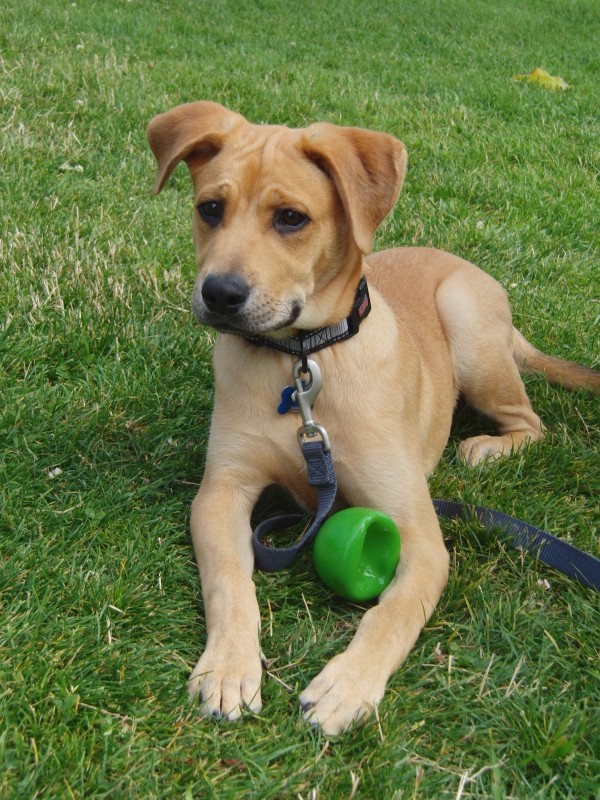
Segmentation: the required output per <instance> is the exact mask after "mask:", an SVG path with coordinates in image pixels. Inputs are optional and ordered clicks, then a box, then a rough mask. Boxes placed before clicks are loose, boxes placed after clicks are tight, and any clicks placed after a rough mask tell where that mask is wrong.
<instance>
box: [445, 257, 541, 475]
mask: <svg viewBox="0 0 600 800" xmlns="http://www.w3.org/2000/svg"><path fill="white" fill-rule="evenodd" d="M436 302H437V306H438V310H439V313H440V318H441V320H442V324H443V326H444V330H445V332H446V337H447V340H448V343H449V345H450V353H451V357H452V363H453V366H454V372H455V375H456V377H457V381H458V388H459V389H460V391H461V392H462V393H463V394H464V396H465V398H466V400H467V402H468V403H470V405H472V406H473V407H474V408H476V409H477V410H478V411H481V412H482V413H483V414H486V415H487V416H489V417H491V418H492V419H493V420H495V421H496V422H497V423H498V426H499V429H500V435H499V436H474V437H472V438H470V439H466V440H465V441H463V442H461V444H460V445H459V448H458V452H459V456H460V457H461V458H462V460H463V461H465V462H466V463H468V464H470V465H475V464H478V463H479V462H481V461H483V460H485V459H487V458H498V457H499V456H502V455H510V453H511V452H513V451H515V450H518V449H519V448H521V447H523V446H525V445H526V444H527V443H528V442H534V441H536V440H538V439H541V438H542V437H543V426H542V423H541V421H540V418H539V417H538V415H537V414H536V413H535V412H534V411H533V409H532V408H531V404H530V402H529V398H528V397H527V393H526V392H525V386H524V385H523V381H522V380H521V375H520V373H519V369H518V367H517V364H516V362H515V358H514V344H513V327H512V318H511V313H510V307H509V304H508V299H507V297H506V294H505V292H504V289H502V287H501V286H500V285H499V284H498V283H496V281H495V280H494V279H493V278H491V277H490V276H489V275H486V274H485V273H484V272H481V271H480V270H473V268H472V267H471V266H469V267H468V269H466V270H459V271H457V272H456V273H454V274H453V275H452V276H451V277H450V278H448V279H447V280H445V281H444V282H443V283H442V285H441V286H440V288H439V289H438V292H437V295H436Z"/></svg>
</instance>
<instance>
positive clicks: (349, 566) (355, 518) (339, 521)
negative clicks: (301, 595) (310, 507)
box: [313, 508, 400, 602]
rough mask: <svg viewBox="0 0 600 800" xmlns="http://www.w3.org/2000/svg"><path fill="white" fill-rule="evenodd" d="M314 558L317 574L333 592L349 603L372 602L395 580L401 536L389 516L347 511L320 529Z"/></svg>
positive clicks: (368, 511) (362, 510) (362, 511)
mask: <svg viewBox="0 0 600 800" xmlns="http://www.w3.org/2000/svg"><path fill="white" fill-rule="evenodd" d="M313 558H314V562H315V569H316V570H317V574H318V575H319V577H320V578H321V580H322V581H323V583H324V584H325V585H326V586H328V587H329V588H330V589H333V591H334V592H336V593H337V594H339V595H341V596H342V597H345V598H346V600H354V601H358V602H362V601H363V600H372V599H373V598H374V597H378V596H379V595H380V594H381V592H383V590H384V589H385V587H386V586H387V585H388V584H389V583H390V581H391V580H392V578H393V577H394V573H395V572H396V567H397V566H398V561H399V560H400V533H399V532H398V527H397V526H396V524H395V522H394V521H393V520H392V519H391V518H390V517H388V516H387V514H382V513H381V512H380V511H374V510H373V509H371V508H346V509H344V510H343V511H338V512H337V514H333V515H332V516H331V517H329V519H328V520H326V521H325V522H324V523H323V525H322V526H321V529H320V530H319V533H318V534H317V536H316V538H315V542H314V545H313Z"/></svg>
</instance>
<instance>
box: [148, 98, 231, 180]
mask: <svg viewBox="0 0 600 800" xmlns="http://www.w3.org/2000/svg"><path fill="white" fill-rule="evenodd" d="M244 121H245V120H244V117H242V116H241V115H240V114H236V113H235V112H234V111H229V110H228V109H226V108H223V106H221V105H219V104H218V103H212V102H210V101H208V100H201V101H199V102H197V103H184V105H181V106H177V107H176V108H172V109H171V110H170V111H166V112H165V113H164V114H159V115H158V116H157V117H154V119H151V120H150V123H149V124H148V128H147V131H146V134H147V136H148V142H149V144H150V148H151V150H152V152H153V153H154V157H155V158H156V162H157V164H158V174H157V176H156V181H155V182H154V186H153V187H152V192H153V193H154V194H158V193H159V192H160V191H161V189H162V188H163V186H164V185H165V183H166V182H167V180H168V179H169V176H170V175H171V173H172V172H173V170H174V169H175V167H176V166H177V164H179V162H180V161H183V160H184V159H185V160H188V159H190V158H191V157H192V155H193V156H194V157H196V156H197V157H198V158H199V159H200V160H202V161H208V160H210V159H211V158H212V157H213V156H214V155H215V154H216V153H218V152H219V150H220V149H221V148H222V147H223V143H224V141H225V139H226V137H227V136H228V134H230V133H231V131H232V130H233V129H234V128H235V127H237V126H238V125H239V124H240V123H241V122H244Z"/></svg>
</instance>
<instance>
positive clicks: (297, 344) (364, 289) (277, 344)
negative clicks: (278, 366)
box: [244, 277, 371, 358]
mask: <svg viewBox="0 0 600 800" xmlns="http://www.w3.org/2000/svg"><path fill="white" fill-rule="evenodd" d="M370 311H371V300H370V298H369V287H368V286H367V281H366V279H365V278H364V277H363V278H361V279H360V282H359V284H358V287H357V289H356V295H355V296H354V303H353V305H352V310H351V312H350V314H349V315H348V316H347V317H346V318H345V319H343V320H341V321H340V322H336V323H335V324H334V325H328V326H326V327H324V328H314V329H313V330H307V331H298V333H297V334H295V335H293V336H286V337H283V338H281V339H276V338H271V337H269V336H245V337H244V338H245V340H246V341H247V342H250V344H253V345H256V346H257V347H262V346H265V347H271V348H272V349H273V350H279V351H280V352H282V353H288V354H289V355H292V356H297V357H298V358H302V357H306V356H309V355H310V354H311V353H316V352H317V350H322V349H323V348H325V347H329V346H330V345H332V344H335V343H336V342H341V341H343V340H344V339H350V338H351V337H352V336H355V335H356V334H357V333H358V331H359V328H360V324H361V322H362V321H363V319H365V317H367V316H368V314H369V312H370Z"/></svg>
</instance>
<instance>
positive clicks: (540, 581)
mask: <svg viewBox="0 0 600 800" xmlns="http://www.w3.org/2000/svg"><path fill="white" fill-rule="evenodd" d="M538 586H541V587H542V589H545V590H546V591H548V589H549V588H550V582H549V581H547V580H546V578H539V579H538Z"/></svg>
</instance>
